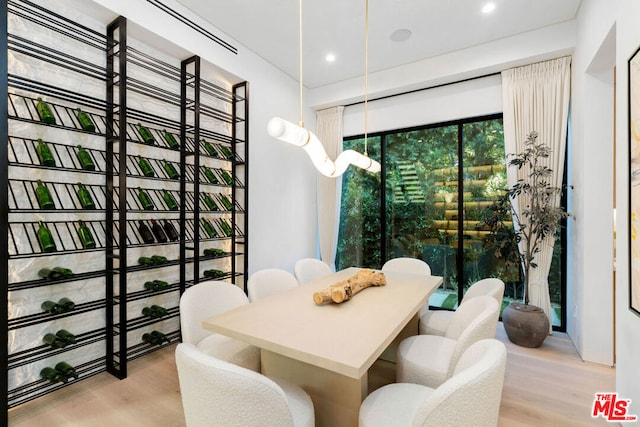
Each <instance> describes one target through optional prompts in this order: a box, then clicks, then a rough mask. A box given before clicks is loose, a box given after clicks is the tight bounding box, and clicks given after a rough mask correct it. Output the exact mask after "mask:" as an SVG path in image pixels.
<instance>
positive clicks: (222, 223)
mask: <svg viewBox="0 0 640 427" xmlns="http://www.w3.org/2000/svg"><path fill="white" fill-rule="evenodd" d="M219 224H220V228H222V231H223V232H224V234H225V236H227V237H228V236H231V234H233V232H232V231H231V226H230V225H229V223H228V222H227V221H226V220H224V219H221V220H220V223H219Z"/></svg>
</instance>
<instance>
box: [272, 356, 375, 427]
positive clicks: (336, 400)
mask: <svg viewBox="0 0 640 427" xmlns="http://www.w3.org/2000/svg"><path fill="white" fill-rule="evenodd" d="M262 373H263V374H264V375H268V376H273V377H278V378H282V379H285V380H287V381H290V382H292V383H294V384H297V385H299V386H300V387H302V388H303V389H304V390H305V391H306V392H307V393H308V394H309V396H311V400H312V401H313V406H314V410H315V417H316V426H318V427H322V426H326V427H343V426H344V427H357V425H358V414H359V412H360V404H361V403H362V400H363V399H364V398H365V397H366V395H367V374H366V373H365V374H364V375H363V376H362V378H360V379H356V378H351V377H348V376H345V375H342V374H338V373H336V372H333V371H329V370H327V369H323V368H319V367H317V366H313V365H310V364H308V363H304V362H300V361H298V360H295V359H291V358H289V357H286V356H282V355H280V354H277V353H273V352H271V351H268V350H264V349H263V350H262Z"/></svg>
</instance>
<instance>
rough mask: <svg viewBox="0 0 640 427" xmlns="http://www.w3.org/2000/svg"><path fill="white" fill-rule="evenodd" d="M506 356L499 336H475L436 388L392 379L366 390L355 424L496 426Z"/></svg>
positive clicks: (377, 426)
mask: <svg viewBox="0 0 640 427" xmlns="http://www.w3.org/2000/svg"><path fill="white" fill-rule="evenodd" d="M506 358H507V350H506V347H505V345H504V344H503V343H501V342H500V341H498V340H495V339H485V340H480V341H477V342H476V343H474V344H472V345H471V346H470V347H469V348H468V349H467V350H466V351H465V352H464V353H463V354H462V356H461V357H460V359H459V360H458V363H456V366H455V369H454V371H453V375H452V376H451V378H450V379H448V380H447V381H446V382H444V383H443V384H441V385H440V386H438V387H437V388H431V387H426V386H423V385H419V384H411V383H395V384H389V385H386V386H384V387H382V388H379V389H378V390H376V391H374V392H373V393H371V394H370V395H369V396H367V398H366V399H365V400H364V401H363V402H362V405H361V406H360V418H359V419H360V421H359V423H360V427H388V426H394V427H405V426H406V427H409V426H421V427H449V426H450V427H459V426H479V427H495V426H496V425H498V416H499V413H500V401H501V398H502V386H503V384H504V372H505V366H506Z"/></svg>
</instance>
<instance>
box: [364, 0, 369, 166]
mask: <svg viewBox="0 0 640 427" xmlns="http://www.w3.org/2000/svg"><path fill="white" fill-rule="evenodd" d="M364 22H365V24H364V155H365V156H368V155H369V153H368V152H367V129H368V128H369V105H368V98H369V0H366V1H365V11H364Z"/></svg>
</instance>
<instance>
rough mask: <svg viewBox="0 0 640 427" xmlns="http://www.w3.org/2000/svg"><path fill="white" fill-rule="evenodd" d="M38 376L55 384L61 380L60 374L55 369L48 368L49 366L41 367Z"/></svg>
mask: <svg viewBox="0 0 640 427" xmlns="http://www.w3.org/2000/svg"><path fill="white" fill-rule="evenodd" d="M40 376H41V377H42V378H44V379H45V380H49V382H50V383H51V384H55V383H58V382H60V381H62V374H61V373H60V372H58V371H57V370H56V369H53V368H49V367H46V368H43V369H42V370H41V371H40Z"/></svg>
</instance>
